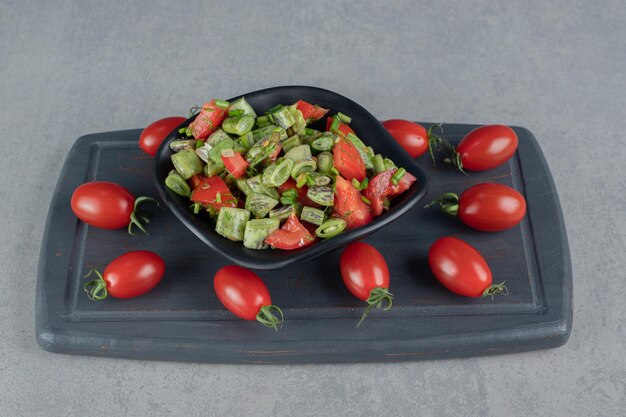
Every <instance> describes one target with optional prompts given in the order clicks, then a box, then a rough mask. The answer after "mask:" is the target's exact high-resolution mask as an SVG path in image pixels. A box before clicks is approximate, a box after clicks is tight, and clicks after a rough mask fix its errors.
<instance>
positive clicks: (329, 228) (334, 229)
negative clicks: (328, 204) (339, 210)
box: [315, 218, 348, 239]
mask: <svg viewBox="0 0 626 417" xmlns="http://www.w3.org/2000/svg"><path fill="white" fill-rule="evenodd" d="M347 226H348V224H347V223H346V221H345V220H344V219H339V218H332V219H328V220H326V221H325V222H324V223H322V225H321V226H320V227H318V228H317V229H315V234H316V235H317V236H318V237H321V238H322V239H328V238H331V237H335V236H337V235H338V234H340V233H341V232H343V231H344V230H346V227H347Z"/></svg>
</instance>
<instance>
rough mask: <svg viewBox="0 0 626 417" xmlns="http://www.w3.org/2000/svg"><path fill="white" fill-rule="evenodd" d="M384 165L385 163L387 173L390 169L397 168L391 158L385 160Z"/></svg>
mask: <svg viewBox="0 0 626 417" xmlns="http://www.w3.org/2000/svg"><path fill="white" fill-rule="evenodd" d="M384 163H385V171H387V170H388V169H394V168H396V164H394V162H393V161H392V160H391V159H389V158H385V159H384Z"/></svg>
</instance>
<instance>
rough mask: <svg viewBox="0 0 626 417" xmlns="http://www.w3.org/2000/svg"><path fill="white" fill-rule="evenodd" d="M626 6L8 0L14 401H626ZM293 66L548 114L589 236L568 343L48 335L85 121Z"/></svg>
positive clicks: (5, 93)
mask: <svg viewBox="0 0 626 417" xmlns="http://www.w3.org/2000/svg"><path fill="white" fill-rule="evenodd" d="M625 6H626V4H625V3H624V1H607V2H592V1H589V2H583V1H574V2H571V1H557V2H545V1H537V2H501V3H492V2H488V1H478V2H472V4H466V3H465V2H462V1H453V2H446V1H443V2H423V3H418V2H411V1H398V2H382V1H381V2H377V1H362V2H357V1H355V2H350V3H348V2H346V3H344V2H340V1H326V0H319V1H313V2H311V1H308V2H288V1H283V2H269V1H268V2H262V1H259V2H251V3H243V2H239V1H236V0H235V1H223V2H210V1H196V2H191V3H184V4H183V3H180V4H179V3H178V2H166V1H158V2H157V1H155V2H151V1H137V2H127V1H117V2H109V1H97V2H96V1H74V2H70V1H7V0H0V126H2V129H3V131H4V134H3V137H2V142H1V143H2V146H4V149H5V150H6V152H5V154H4V158H3V159H2V163H1V164H0V178H1V180H0V197H1V198H0V216H1V218H2V219H3V222H2V223H3V224H2V227H0V239H1V240H2V245H1V246H0V262H1V266H2V268H1V270H0V271H1V272H0V335H1V336H2V340H3V343H2V347H1V349H0V415H2V416H48V417H50V416H122V415H125V416H153V415H167V416H200V415H202V416H227V415H240V416H268V415H272V416H274V415H276V416H279V415H280V416H282V415H286V416H326V415H328V416H330V415H336V416H344V415H345V416H365V415H389V416H396V415H420V416H507V415H511V416H530V415H540V416H592V415H593V416H617V415H626V400H625V398H626V359H624V358H625V354H626V332H625V330H624V322H625V319H626V308H625V307H624V303H625V302H624V299H625V298H626V284H625V283H626V277H625V270H626V263H625V261H624V247H625V243H626V222H625V220H624V214H625V207H626V197H625V195H626V180H625V178H626V175H625V174H626V170H625V169H624V164H625V163H626V146H625V145H626V139H625V136H624V132H625V131H626V122H625V119H626V111H625V109H626V70H625V68H624V67H625V66H626V29H625V27H626V25H625V22H626V13H625V12H624V10H625ZM281 84H309V85H316V86H321V87H325V88H328V89H331V90H334V91H337V92H339V93H341V94H344V95H346V96H348V97H351V98H352V99H354V100H356V101H357V102H359V103H361V104H363V105H364V106H365V107H366V108H368V109H369V110H370V111H371V112H372V113H374V114H376V115H378V116H379V117H380V118H382V119H384V118H391V117H399V118H409V119H422V120H443V121H446V122H450V123H465V122H466V123H505V124H515V125H521V126H526V127H528V128H529V129H530V130H531V131H533V132H534V133H535V135H536V137H537V138H538V140H539V142H540V144H541V146H542V148H543V150H544V152H545V154H546V158H547V160H548V162H549V164H550V167H551V169H552V173H553V175H554V179H555V182H556V185H557V188H558V190H559V194H560V197H561V202H562V205H563V211H564V214H565V220H566V225H567V230H568V235H569V241H570V247H571V252H572V262H573V270H574V328H573V333H572V336H571V338H570V340H569V342H568V343H567V344H566V345H565V346H563V347H561V348H558V349H553V350H548V351H538V352H530V353H524V354H515V355H506V356H496V357H487V358H473V359H464V360H446V361H434V362H409V363H398V364H370V365H346V366H337V365H319V366H227V365H223V366H216V365H198V364H181V363H160V362H142V361H127V360H114V359H94V358H87V357H75V356H66V355H54V354H50V353H46V352H44V351H42V350H41V349H40V348H39V347H38V346H37V344H36V342H35V337H34V299H35V276H36V265H37V258H38V254H39V247H40V243H41V237H42V233H43V228H44V221H45V216H46V212H47V209H48V204H49V202H50V199H51V197H52V192H53V188H54V184H55V182H56V179H57V177H58V174H59V171H60V169H61V166H62V163H63V160H64V157H65V155H66V154H67V152H68V150H69V148H70V147H71V145H72V143H73V142H74V140H75V139H76V138H77V137H79V136H81V135H83V134H86V133H93V132H102V131H109V130H121V129H130V128H138V127H143V126H146V125H147V124H149V123H150V122H151V121H153V120H155V119H157V118H160V117H164V116H169V115H177V114H185V112H186V109H187V108H188V107H189V106H190V105H191V104H195V103H200V102H202V100H203V99H205V98H208V97H212V96H217V97H230V96H233V95H237V94H240V93H244V92H247V91H253V90H257V89H259V88H263V87H269V86H274V85H281Z"/></svg>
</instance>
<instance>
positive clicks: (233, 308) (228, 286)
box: [213, 265, 283, 330]
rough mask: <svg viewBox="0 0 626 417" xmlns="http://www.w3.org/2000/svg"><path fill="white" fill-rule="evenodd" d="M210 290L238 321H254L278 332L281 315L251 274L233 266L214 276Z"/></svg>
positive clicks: (264, 289) (267, 293) (254, 275)
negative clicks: (211, 289)
mask: <svg viewBox="0 0 626 417" xmlns="http://www.w3.org/2000/svg"><path fill="white" fill-rule="evenodd" d="M213 288H214V289H215V293H216V294H217V298H219V300H220V302H221V303H222V304H223V305H224V307H226V308H227V309H228V310H229V311H230V312H231V313H233V314H234V315H236V316H237V317H239V318H242V319H244V320H257V321H259V322H260V323H262V324H264V325H265V326H268V327H271V328H273V329H275V330H278V325H279V324H281V323H282V321H283V313H282V311H281V310H280V308H278V307H276V306H275V305H273V304H272V298H271V297H270V293H269V291H268V289H267V287H266V286H265V283H263V281H262V280H261V278H259V276H258V275H257V274H255V273H254V272H252V271H250V270H249V269H246V268H242V267H240V266H236V265H228V266H225V267H223V268H222V269H220V270H219V271H217V273H216V274H215V277H214V278H213ZM273 311H276V312H277V313H278V314H279V315H280V319H279V318H278V317H276V316H274V315H273Z"/></svg>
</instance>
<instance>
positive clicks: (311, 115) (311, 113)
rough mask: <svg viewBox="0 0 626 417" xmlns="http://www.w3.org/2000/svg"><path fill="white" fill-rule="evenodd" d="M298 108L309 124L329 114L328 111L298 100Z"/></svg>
mask: <svg viewBox="0 0 626 417" xmlns="http://www.w3.org/2000/svg"><path fill="white" fill-rule="evenodd" d="M296 108H297V109H298V110H300V112H301V113H302V117H304V120H306V121H307V123H311V122H313V121H315V120H319V119H321V118H322V117H324V116H325V115H326V113H328V109H324V108H322V107H320V106H318V105H317V104H316V105H312V104H311V103H307V102H306V101H304V100H298V101H297V102H296Z"/></svg>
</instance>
